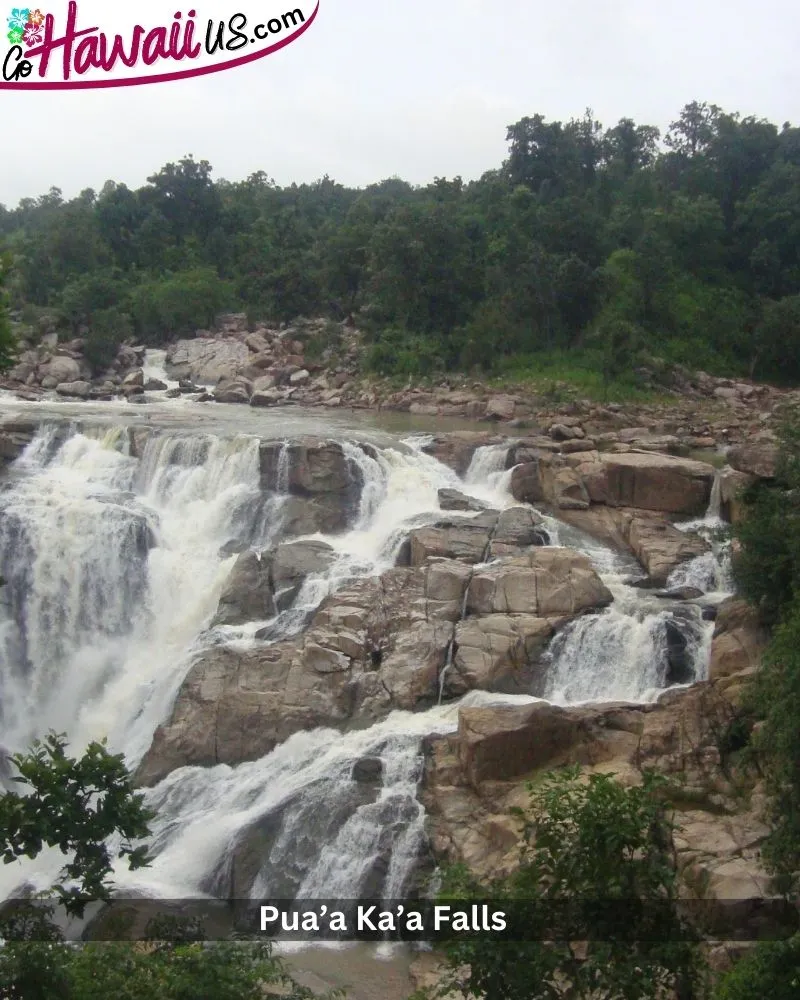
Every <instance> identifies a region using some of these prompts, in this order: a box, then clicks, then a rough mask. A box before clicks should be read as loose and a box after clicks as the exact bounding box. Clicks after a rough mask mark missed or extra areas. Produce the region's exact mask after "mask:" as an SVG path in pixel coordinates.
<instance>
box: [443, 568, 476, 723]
mask: <svg viewBox="0 0 800 1000" xmlns="http://www.w3.org/2000/svg"><path fill="white" fill-rule="evenodd" d="M471 583H472V574H470V576H469V578H468V579H467V582H466V586H465V587H464V596H463V598H462V599H461V614H460V615H459V618H458V621H457V622H456V623H455V625H454V626H453V638H452V639H451V640H450V643H449V645H448V647H447V656H446V658H445V664H444V666H443V667H442V670H441V672H440V674H439V701H438V702H437V704H439V705H441V704H442V700H443V699H444V685H445V681H446V680H447V675H448V673H449V672H450V668H451V667H452V666H453V660H454V658H455V655H456V629H457V628H458V625H459V623H460V622H463V621H464V619H465V618H466V617H467V603H468V601H469V585H470V584H471Z"/></svg>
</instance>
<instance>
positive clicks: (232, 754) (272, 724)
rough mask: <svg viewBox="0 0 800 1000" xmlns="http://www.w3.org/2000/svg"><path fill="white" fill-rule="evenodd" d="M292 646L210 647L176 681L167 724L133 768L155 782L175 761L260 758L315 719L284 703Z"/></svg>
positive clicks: (143, 781) (140, 778)
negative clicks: (293, 710) (241, 649)
mask: <svg viewBox="0 0 800 1000" xmlns="http://www.w3.org/2000/svg"><path fill="white" fill-rule="evenodd" d="M292 653H293V650H292V649H290V648H287V647H286V646H269V647H266V648H259V649H255V650H246V651H240V650H236V649H233V648H231V647H229V646H216V647H214V648H212V649H210V650H207V651H206V652H205V653H203V655H202V656H201V657H200V659H199V660H198V661H197V662H196V663H195V665H194V666H193V667H192V669H191V670H190V671H189V673H188V675H187V677H186V679H185V680H184V682H183V684H182V685H181V688H180V691H179V692H178V696H177V698H176V699H175V704H174V706H173V709H172V713H171V716H170V719H169V721H168V722H166V723H164V724H163V725H162V726H159V727H158V729H157V730H156V732H155V734H154V736H153V742H152V745H151V747H150V749H149V750H148V752H147V754H146V755H145V757H144V759H143V760H142V762H141V764H140V765H139V768H138V769H137V772H136V780H137V783H138V784H140V785H153V784H156V783H157V782H159V781H161V780H162V778H164V777H166V775H167V774H169V773H170V771H173V770H175V769H176V768H179V767H187V766H197V767H213V766H215V765H217V764H238V763H240V762H242V761H246V760H257V759H258V758H259V757H263V756H264V754H267V753H269V752H270V751H271V750H273V749H274V748H275V746H276V745H277V744H278V743H279V742H281V741H282V740H284V739H288V737H289V736H291V735H292V733H294V732H297V731H299V730H302V729H304V728H311V727H313V726H314V725H315V724H316V720H315V717H314V715H313V713H311V712H310V711H309V712H307V713H302V712H298V711H295V712H294V714H290V713H289V711H288V710H287V709H286V708H285V705H284V689H285V685H286V678H287V676H288V673H289V669H290V667H291V663H292Z"/></svg>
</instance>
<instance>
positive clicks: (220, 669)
mask: <svg viewBox="0 0 800 1000" xmlns="http://www.w3.org/2000/svg"><path fill="white" fill-rule="evenodd" d="M305 546H306V543H297V545H296V546H295V545H290V544H287V545H284V546H279V548H278V550H277V552H275V553H273V554H271V555H270V557H269V560H268V562H269V566H270V569H271V573H272V584H273V585H274V583H275V579H276V574H277V573H278V570H277V569H276V566H278V567H288V568H286V569H284V568H281V569H280V574H282V576H281V577H280V578H281V579H282V580H289V579H292V577H291V573H294V572H302V571H305V570H306V569H308V568H309V567H310V565H317V563H314V560H315V559H317V558H323V559H324V558H327V554H326V553H323V552H321V551H314V550H312V549H306V547H305ZM301 547H302V548H301ZM295 548H296V549H297V551H296V552H293V551H292V550H293V549H295ZM253 556H254V553H245V554H244V555H243V556H240V562H239V563H237V570H236V571H235V572H234V576H233V580H232V583H231V584H230V585H229V588H228V590H229V591H230V592H231V594H232V595H233V596H231V597H229V598H226V599H225V601H223V602H222V603H221V612H222V610H223V609H227V608H233V609H234V611H235V612H236V613H239V612H241V610H242V608H243V604H244V600H245V597H246V598H247V599H248V600H249V599H250V595H251V594H260V595H263V594H265V593H268V594H269V595H270V597H271V595H272V590H269V591H266V590H265V581H266V577H265V575H264V574H265V562H266V560H262V561H261V562H258V561H256V560H254V558H253ZM287 573H288V574H289V575H288V576H287ZM482 573H483V574H489V575H488V576H486V577H485V579H482V577H481V574H482ZM253 574H255V579H254V583H253V585H252V586H245V587H244V594H242V587H240V584H242V583H243V581H247V580H251V578H252V575H253ZM481 581H482V582H481ZM476 583H477V586H476ZM473 587H476V589H475V590H474V591H473ZM465 595H468V597H467V605H468V606H467V615H468V616H467V618H466V619H464V620H462V618H463V613H464V605H465ZM234 598H235V599H234ZM253 599H255V600H259V601H260V600H262V597H258V598H253ZM609 600H610V594H609V593H608V591H607V590H606V588H605V587H604V586H603V584H602V582H601V581H600V578H599V577H598V576H597V575H596V574H595V572H594V570H593V569H592V568H591V565H590V563H589V561H588V559H586V558H585V557H584V556H581V555H579V554H578V553H574V552H570V551H569V550H564V549H541V548H533V549H529V550H528V554H527V555H525V556H522V557H520V558H518V559H503V560H501V561H500V562H498V563H495V564H493V565H492V566H491V567H488V568H487V569H486V570H474V569H473V568H472V567H471V566H469V565H467V564H465V563H463V562H460V561H457V560H445V559H432V560H431V561H429V562H427V563H426V564H425V565H424V566H421V567H413V568H397V569H392V570H389V571H388V572H386V573H384V574H383V575H382V576H381V577H379V578H367V579H362V580H358V581H356V582H354V583H352V584H351V585H349V586H347V587H344V588H342V589H341V590H339V591H337V592H336V593H335V594H334V595H332V596H331V597H329V598H328V599H327V600H325V601H323V603H322V604H321V605H320V607H319V609H318V610H317V612H316V613H315V614H314V615H313V617H312V619H311V622H310V624H309V627H308V628H307V630H306V631H305V632H304V633H303V635H302V636H300V637H299V638H298V639H297V640H292V641H285V642H279V643H277V644H276V645H272V646H256V647H255V648H254V649H251V650H247V651H241V650H236V649H233V648H230V647H226V646H217V647H213V648H211V649H210V650H208V651H207V652H205V653H203V654H202V655H201V656H200V658H199V659H198V660H197V662H196V663H195V664H194V666H193V667H192V669H191V670H190V672H189V674H188V676H187V678H186V680H185V681H184V683H183V685H182V687H181V689H180V691H179V693H178V696H177V699H176V702H175V706H174V709H173V713H172V717H171V719H170V720H169V721H168V722H167V723H166V724H165V725H163V726H161V727H160V728H159V729H158V731H157V732H156V736H155V738H154V741H153V745H152V747H151V749H150V751H149V752H148V754H147V756H146V757H145V759H144V761H143V763H142V766H141V768H140V771H139V773H138V779H139V781H140V782H142V783H152V782H155V781H158V780H159V779H160V778H161V777H163V776H164V775H165V774H167V773H168V772H169V771H170V770H172V769H174V768H175V767H179V766H183V765H186V764H200V765H206V766H207V765H210V764H215V763H229V764H234V763H239V762H241V761H244V760H252V759H256V758H258V757H260V756H263V755H264V754H265V753H267V752H268V751H269V750H271V749H272V748H273V747H274V746H275V745H276V744H277V743H279V742H282V741H283V740H285V739H287V738H288V737H289V736H290V735H292V733H295V732H298V731H300V730H303V729H311V728H317V727H320V726H339V727H342V726H349V725H364V724H365V723H369V722H372V721H375V720H378V719H381V718H383V717H384V716H386V715H387V714H388V713H389V712H390V711H392V710H393V709H405V710H414V709H421V708H426V707H429V706H431V705H434V704H435V703H436V702H437V700H438V699H439V697H440V694H442V693H444V694H445V695H446V696H448V697H452V696H455V695H456V694H460V693H463V692H464V691H467V690H470V689H472V688H478V687H479V688H485V689H487V690H492V691H524V690H526V685H528V684H529V683H530V682H532V679H533V678H534V677H535V676H536V671H537V669H538V667H539V662H540V656H541V654H542V653H543V652H544V649H545V647H546V644H547V641H548V640H549V638H550V636H551V635H552V634H553V633H554V632H555V631H556V630H557V629H558V628H561V627H562V626H563V625H564V624H565V623H566V622H568V621H570V620H571V619H572V618H573V617H575V615H578V614H581V613H582V612H583V611H586V610H589V609H590V608H593V607H600V606H603V605H604V604H605V603H607V602H608V601H609ZM259 616H261V607H260V605H259ZM457 623H460V624H458V627H457ZM445 667H448V669H447V670H446V671H445ZM442 684H444V687H443V688H442Z"/></svg>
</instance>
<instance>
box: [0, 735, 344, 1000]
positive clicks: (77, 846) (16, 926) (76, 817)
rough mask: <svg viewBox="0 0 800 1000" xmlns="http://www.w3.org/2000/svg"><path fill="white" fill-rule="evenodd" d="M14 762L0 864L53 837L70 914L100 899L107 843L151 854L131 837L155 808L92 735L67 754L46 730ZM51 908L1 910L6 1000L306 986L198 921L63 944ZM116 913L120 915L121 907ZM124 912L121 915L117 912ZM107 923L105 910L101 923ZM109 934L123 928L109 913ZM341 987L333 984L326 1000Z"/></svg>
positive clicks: (140, 997) (106, 887) (232, 996)
mask: <svg viewBox="0 0 800 1000" xmlns="http://www.w3.org/2000/svg"><path fill="white" fill-rule="evenodd" d="M12 763H13V765H14V766H15V767H16V769H17V770H18V772H19V775H18V777H17V778H15V779H14V780H15V781H17V782H18V783H19V784H22V785H27V786H28V787H29V788H30V789H31V791H30V792H29V793H28V794H26V795H17V794H16V793H13V792H7V793H5V794H4V795H2V796H0V848H1V849H2V851H3V860H4V861H5V863H6V864H9V863H11V862H13V861H15V860H16V859H17V858H20V857H29V858H35V857H37V856H38V855H39V854H40V853H41V851H42V850H43V849H44V848H45V847H56V848H59V849H60V850H61V852H62V853H63V854H65V855H68V856H70V857H71V860H70V861H68V863H67V864H66V865H65V867H64V869H63V871H62V877H61V881H60V883H59V884H58V885H56V886H55V887H54V891H55V893H56V895H57V897H58V898H59V900H60V902H61V903H62V904H63V906H64V907H65V909H66V910H67V912H68V913H72V914H75V915H77V916H81V915H82V914H83V912H84V910H85V907H86V905H87V904H88V903H89V902H91V901H96V900H109V899H110V890H111V885H110V883H109V875H110V873H111V866H112V851H111V849H110V848H109V844H108V838H110V837H114V838H115V839H116V841H117V842H118V846H117V847H116V848H114V853H116V854H117V855H118V856H119V857H120V858H127V860H128V864H129V867H130V868H131V869H136V868H140V867H142V866H143V865H146V864H147V862H148V859H147V855H146V848H145V847H142V846H139V847H134V846H133V843H134V841H136V840H139V839H141V838H143V837H146V836H147V835H148V834H149V829H148V822H149V820H150V819H151V818H152V816H153V814H152V813H151V812H149V811H148V810H147V809H146V808H145V807H144V804H143V803H144V797H143V796H142V795H139V794H135V793H134V792H133V786H132V778H131V775H130V773H129V772H128V770H127V768H126V767H125V764H124V761H123V758H122V756H121V755H111V754H109V753H108V751H107V750H106V749H105V746H104V745H103V744H99V743H92V744H90V745H89V747H88V748H87V750H86V752H85V753H84V755H83V756H82V757H80V758H72V757H70V756H68V755H67V753H66V739H65V737H64V736H57V735H56V734H54V733H51V734H49V735H48V736H47V737H46V738H45V739H44V740H43V741H41V742H39V741H37V742H36V743H34V744H33V748H32V750H31V751H30V752H29V753H27V754H17V755H16V756H14V757H13V758H12ZM53 914H54V911H53V907H52V906H49V905H47V904H44V903H42V902H38V903H36V904H32V903H31V902H30V901H28V900H18V901H14V902H13V903H6V904H5V905H4V906H3V907H2V909H0V941H2V944H0V984H2V986H1V987H0V993H1V994H2V996H3V998H4V1000H53V997H59V1000H107V998H108V997H112V996H113V997H116V998H118V1000H152V998H153V997H158V998H159V1000H196V998H198V997H206V998H208V1000H263V998H264V996H265V995H267V996H268V995H270V993H269V989H270V987H272V986H274V987H276V991H277V993H278V995H280V996H282V997H287V998H289V1000H312V997H313V996H314V994H312V993H311V992H310V991H309V990H306V989H304V988H303V987H300V986H298V985H297V984H296V983H294V982H293V981H292V979H291V977H290V976H289V975H288V974H287V972H286V970H285V968H284V966H283V965H282V963H281V962H280V961H279V960H277V959H275V958H273V956H272V946H271V943H270V942H269V941H263V940H258V941H253V942H219V943H215V944H208V943H206V935H205V933H204V929H203V927H202V925H201V924H200V923H198V922H196V921H191V920H187V919H185V918H172V917H166V916H162V917H156V918H154V919H153V920H151V921H150V923H149V924H148V927H147V929H146V932H145V939H146V943H145V944H144V945H142V944H140V943H137V944H134V943H130V942H124V941H119V942H113V943H112V942H94V943H90V944H86V945H81V946H78V947H74V946H70V945H67V944H66V943H65V942H64V940H63V937H62V934H61V932H60V930H59V929H58V927H57V926H56V925H55V924H54V923H53V919H52V918H53ZM118 915H119V914H118ZM122 915H124V914H122ZM110 923H111V924H113V923H114V920H113V917H112V920H111V921H110ZM113 929H114V933H115V934H116V935H118V936H119V937H123V938H124V936H125V934H126V933H128V932H129V931H130V926H129V923H128V924H127V925H126V923H125V921H124V920H122V921H118V922H117V923H116V925H115V926H114V928H113ZM340 996H342V994H341V993H340V992H339V991H332V992H331V993H329V994H327V997H328V1000H334V998H336V997H340Z"/></svg>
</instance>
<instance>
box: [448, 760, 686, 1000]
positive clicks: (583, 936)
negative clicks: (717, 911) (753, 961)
mask: <svg viewBox="0 0 800 1000" xmlns="http://www.w3.org/2000/svg"><path fill="white" fill-rule="evenodd" d="M663 786H664V779H663V778H659V777H657V776H655V775H651V774H645V775H644V779H643V783H642V785H641V786H638V787H633V788H625V787H623V786H622V785H620V784H618V783H617V782H616V781H615V780H614V777H613V775H608V774H593V775H590V776H589V778H588V781H584V780H582V779H581V775H580V771H579V769H578V768H569V769H566V770H564V771H561V772H555V773H550V774H548V775H546V776H545V777H544V779H543V780H542V782H541V783H540V784H539V785H538V786H532V787H531V792H532V797H531V807H530V809H529V810H528V811H527V812H526V813H523V814H522V816H521V819H522V820H523V843H522V849H521V857H520V864H519V867H518V868H517V869H516V870H515V871H514V872H513V873H512V874H510V875H509V876H507V877H505V878H502V879H499V880H497V881H495V882H494V883H492V884H491V885H490V886H485V885H481V884H480V883H479V881H478V880H477V879H475V878H474V877H473V876H471V875H470V874H469V873H468V872H467V871H466V869H464V868H463V867H459V868H456V869H451V870H450V871H449V872H448V873H447V875H446V877H445V884H444V895H445V896H446V897H447V898H451V897H456V898H466V899H469V898H472V899H492V900H502V901H503V902H505V903H507V905H508V906H509V908H510V909H511V910H512V911H513V908H514V906H515V905H516V906H523V905H525V904H527V907H528V909H529V910H530V911H531V912H532V913H533V914H534V917H533V918H532V919H533V920H534V921H538V922H536V923H535V926H534V929H533V930H531V929H530V928H528V931H529V934H528V936H529V937H535V938H539V940H526V941H505V940H502V939H498V937H497V936H496V935H495V936H494V937H473V938H466V937H465V938H462V939H460V940H457V941H454V942H452V943H449V944H448V945H447V946H446V956H447V964H448V972H447V974H446V975H445V977H444V979H443V981H442V983H441V986H440V988H439V990H438V991H437V993H436V995H437V996H441V997H444V996H447V994H448V991H450V990H453V989H456V990H461V991H462V992H464V993H465V994H466V995H468V996H475V997H481V998H483V1000H557V998H571V1000H573V998H574V1000H577V998H584V1000H590V998H595V997H604V998H605V1000H644V998H648V1000H649V998H653V1000H655V998H657V997H662V996H667V995H669V991H670V990H672V991H678V993H679V995H680V996H682V997H687V996H690V995H691V993H690V992H688V991H689V990H690V987H691V984H692V982H693V981H694V979H695V977H696V974H697V969H696V965H695V954H694V948H693V946H692V945H691V944H690V943H689V942H687V941H683V940H681V938H682V936H683V935H682V934H680V933H677V931H678V929H679V928H678V925H677V923H673V922H672V919H671V917H670V915H669V913H670V911H669V903H670V901H671V900H674V899H675V896H676V888H675V878H676V876H675V871H674V867H673V864H672V856H671V842H672V840H671V834H672V825H671V822H670V820H669V818H668V816H667V814H666V810H665V807H664V801H663V795H662V793H663ZM570 901H572V902H573V903H575V902H578V903H579V904H580V909H579V910H578V912H579V913H580V914H581V917H580V922H579V923H578V924H575V925H571V926H572V927H575V928H576V929H575V936H574V937H573V936H570V940H569V941H565V940H552V938H553V937H555V935H556V934H557V933H558V932H555V933H554V931H553V922H554V921H553V915H554V914H557V913H558V912H559V910H558V907H559V906H560V905H562V904H564V903H568V902H570ZM633 901H640V902H641V903H642V904H643V905H642V907H641V908H640V909H638V910H637V912H638V913H639V915H640V919H641V926H640V927H639V928H638V929H639V930H640V931H641V935H637V936H640V937H641V938H642V939H643V940H638V941H636V940H631V934H630V928H629V927H621V926H620V913H621V912H623V911H622V910H620V909H614V906H615V904H616V905H618V906H623V905H625V904H631V903H632V902H633ZM597 904H600V905H597ZM534 906H535V909H534ZM664 918H666V919H665V922H663V923H662V919H664ZM578 927H579V928H580V930H578V929H577V928H578ZM655 928H658V932H657V933H648V930H649V931H651V932H652V931H653V930H654V929H655ZM537 931H538V933H537ZM648 937H650V938H651V940H646V939H647V938H648ZM575 940H583V949H581V948H580V947H576V946H575V945H574V943H572V942H574V941H575Z"/></svg>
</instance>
